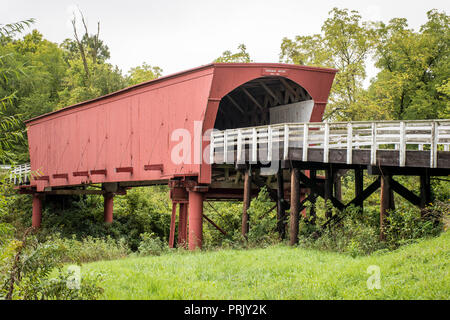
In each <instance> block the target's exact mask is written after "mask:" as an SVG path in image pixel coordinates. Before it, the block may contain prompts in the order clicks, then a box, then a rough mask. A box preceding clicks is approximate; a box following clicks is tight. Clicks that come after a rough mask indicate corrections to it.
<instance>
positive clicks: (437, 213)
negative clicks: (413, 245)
mask: <svg viewBox="0 0 450 320" xmlns="http://www.w3.org/2000/svg"><path fill="white" fill-rule="evenodd" d="M449 215H450V204H449V203H448V202H447V203H443V202H439V201H438V202H436V203H435V204H434V205H433V206H431V207H429V208H426V209H424V210H423V212H418V210H417V209H415V208H407V207H403V208H398V209H397V210H393V211H392V212H390V213H389V215H388V217H387V223H386V230H385V233H386V243H387V245H388V247H389V248H390V249H396V248H398V247H399V246H400V245H402V244H405V243H410V242H414V241H416V240H417V239H419V238H424V237H429V236H437V235H439V234H440V233H441V232H442V231H443V229H444V223H443V222H444V216H446V217H447V218H448V217H449Z"/></svg>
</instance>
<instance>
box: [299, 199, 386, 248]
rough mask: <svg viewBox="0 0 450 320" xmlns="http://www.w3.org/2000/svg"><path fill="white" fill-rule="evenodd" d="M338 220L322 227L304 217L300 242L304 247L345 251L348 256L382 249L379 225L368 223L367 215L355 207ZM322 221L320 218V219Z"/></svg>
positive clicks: (301, 223)
mask: <svg viewBox="0 0 450 320" xmlns="http://www.w3.org/2000/svg"><path fill="white" fill-rule="evenodd" d="M342 215H343V218H342V220H341V221H339V223H335V224H332V225H331V226H329V227H326V228H325V229H323V230H322V229H321V228H320V225H319V224H313V225H311V224H310V223H308V222H305V221H304V220H303V219H302V221H301V222H300V236H299V244H300V245H301V246H303V247H308V248H314V249H319V250H329V251H337V252H343V253H348V254H350V255H351V256H358V255H366V254H371V253H373V252H375V251H376V250H379V249H382V248H383V244H382V243H380V242H379V232H378V229H377V228H376V227H375V226H373V225H371V224H369V223H368V221H370V219H369V217H367V216H365V215H364V214H361V213H360V212H359V211H358V209H357V208H355V207H350V208H348V209H347V210H346V211H345V212H343V213H342ZM320 223H322V222H320Z"/></svg>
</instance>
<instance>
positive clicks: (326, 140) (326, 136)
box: [323, 122, 330, 163]
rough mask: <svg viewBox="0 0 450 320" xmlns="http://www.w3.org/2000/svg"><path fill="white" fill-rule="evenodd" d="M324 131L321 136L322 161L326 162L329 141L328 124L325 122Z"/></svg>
mask: <svg viewBox="0 0 450 320" xmlns="http://www.w3.org/2000/svg"><path fill="white" fill-rule="evenodd" d="M324 130H325V132H324V136H323V162H325V163H328V157H329V148H330V146H329V143H330V124H329V123H328V122H325V129H324Z"/></svg>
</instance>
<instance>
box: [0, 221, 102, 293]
mask: <svg viewBox="0 0 450 320" xmlns="http://www.w3.org/2000/svg"><path fill="white" fill-rule="evenodd" d="M30 230H31V229H28V230H27V231H26V232H25V234H24V236H23V239H22V241H18V240H13V241H12V242H10V246H9V247H10V248H11V247H13V250H12V251H14V253H13V254H10V257H9V259H3V260H2V261H0V262H1V264H0V267H1V269H0V271H1V272H0V298H5V299H20V300H48V299H58V300H59V299H89V300H92V299H96V298H97V297H98V296H99V295H100V294H101V293H102V292H103V289H102V288H101V287H100V286H99V284H100V282H101V278H100V275H99V274H97V275H86V276H85V277H84V278H82V279H81V283H80V287H79V288H72V287H71V286H69V285H68V283H69V281H70V278H71V277H72V276H73V274H72V273H70V272H65V271H63V270H62V267H63V257H64V256H65V254H66V251H67V248H66V247H65V246H64V245H63V244H62V243H61V242H59V243H58V242H52V241H47V242H39V241H38V240H37V238H36V237H34V236H29V235H28V233H29V231H30ZM55 269H56V270H57V277H56V278H51V275H52V272H54V271H55Z"/></svg>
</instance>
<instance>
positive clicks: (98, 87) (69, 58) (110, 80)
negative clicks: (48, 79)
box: [57, 11, 126, 108]
mask: <svg viewBox="0 0 450 320" xmlns="http://www.w3.org/2000/svg"><path fill="white" fill-rule="evenodd" d="M79 13H80V16H81V21H82V24H83V27H84V34H83V37H82V38H80V37H79V35H78V30H77V28H76V16H75V14H74V17H73V19H72V26H73V33H74V39H73V40H71V39H66V40H64V42H63V43H62V45H61V48H62V49H63V50H64V59H65V61H66V63H67V66H68V68H67V70H66V74H65V77H64V88H63V89H62V90H61V91H60V92H59V94H60V97H61V101H60V103H59V104H58V106H57V108H61V107H64V106H67V105H72V104H76V103H78V102H82V101H85V100H89V99H93V98H96V97H99V96H103V95H106V94H108V93H111V92H114V91H117V90H120V89H122V88H124V87H125V86H126V80H125V78H124V77H123V75H122V72H121V70H120V69H119V68H118V67H117V66H113V65H111V64H109V63H107V62H106V60H107V59H108V58H109V57H110V54H109V49H108V46H106V45H105V44H104V43H103V41H102V40H100V38H99V35H100V22H98V23H97V33H96V34H94V35H91V34H89V31H88V28H87V24H86V21H85V19H84V16H83V13H82V12H81V11H79Z"/></svg>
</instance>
